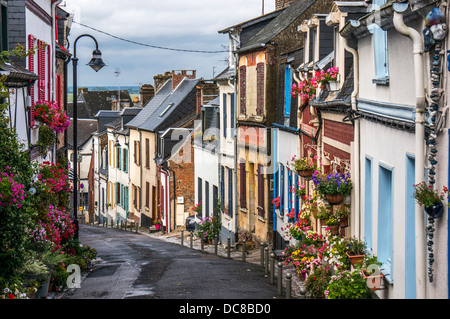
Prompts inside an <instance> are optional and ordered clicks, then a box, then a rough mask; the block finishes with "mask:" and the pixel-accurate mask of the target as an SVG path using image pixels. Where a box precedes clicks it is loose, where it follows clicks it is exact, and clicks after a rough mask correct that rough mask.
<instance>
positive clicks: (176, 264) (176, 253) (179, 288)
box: [63, 225, 281, 300]
mask: <svg viewBox="0 0 450 319" xmlns="http://www.w3.org/2000/svg"><path fill="white" fill-rule="evenodd" d="M79 238H80V241H81V242H82V243H83V244H86V245H89V246H91V247H93V248H95V249H96V250H97V253H98V255H97V256H98V258H99V259H100V260H99V261H98V262H96V263H95V265H94V268H93V269H92V270H91V271H90V272H89V273H88V274H87V275H84V276H83V279H82V281H81V287H80V288H74V289H70V290H69V292H68V293H66V295H65V296H64V297H63V299H266V300H267V299H271V300H273V299H275V298H281V297H279V296H278V295H277V288H276V285H270V284H269V280H268V278H267V277H265V276H264V269H263V267H261V266H259V265H255V264H252V263H248V262H243V261H238V260H233V259H227V258H225V257H220V256H216V255H213V254H208V253H204V252H201V251H199V250H194V249H190V248H189V247H186V246H181V245H177V244H173V243H168V242H164V241H161V240H158V239H155V238H150V237H149V236H146V235H144V234H139V233H132V232H125V231H122V230H118V229H111V228H102V227H96V226H90V225H81V228H80V234H79Z"/></svg>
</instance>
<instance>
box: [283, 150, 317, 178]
mask: <svg viewBox="0 0 450 319" xmlns="http://www.w3.org/2000/svg"><path fill="white" fill-rule="evenodd" d="M316 160H317V156H316V155H313V154H311V155H310V156H309V157H302V158H299V159H296V158H295V155H294V156H293V157H292V160H291V165H290V167H291V169H293V170H295V171H297V173H298V175H300V176H302V177H311V176H312V174H313V173H314V171H315V170H316V169H317V164H316Z"/></svg>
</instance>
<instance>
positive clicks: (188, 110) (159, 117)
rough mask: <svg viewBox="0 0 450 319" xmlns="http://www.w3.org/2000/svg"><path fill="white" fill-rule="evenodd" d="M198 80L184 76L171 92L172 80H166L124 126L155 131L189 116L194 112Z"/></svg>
mask: <svg viewBox="0 0 450 319" xmlns="http://www.w3.org/2000/svg"><path fill="white" fill-rule="evenodd" d="M198 82H199V80H198V79H188V78H184V79H183V80H182V81H181V82H180V83H179V84H178V86H177V87H176V88H175V90H174V91H173V92H172V80H168V81H167V82H166V83H165V84H164V86H163V87H162V88H161V89H160V90H159V91H158V92H157V93H156V95H155V96H154V97H153V98H152V99H151V100H150V101H149V103H147V105H146V106H145V107H144V109H143V110H142V112H141V113H140V114H139V115H138V116H136V117H135V118H134V119H133V120H131V121H130V122H129V123H128V124H127V125H126V126H127V127H130V128H139V129H141V130H145V131H151V132H157V131H162V130H165V129H167V128H168V127H170V126H171V125H174V124H175V123H180V121H183V120H184V119H187V118H190V117H191V115H192V114H194V113H195V112H196V107H197V92H196V91H197V90H196V86H197V84H198ZM169 90H170V92H169Z"/></svg>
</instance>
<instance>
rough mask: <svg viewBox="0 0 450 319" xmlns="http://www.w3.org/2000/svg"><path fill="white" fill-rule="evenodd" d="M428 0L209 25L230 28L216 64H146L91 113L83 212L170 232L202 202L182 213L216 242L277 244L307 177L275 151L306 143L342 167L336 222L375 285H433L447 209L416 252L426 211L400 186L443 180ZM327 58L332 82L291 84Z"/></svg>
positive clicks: (321, 5) (405, 294) (440, 105)
mask: <svg viewBox="0 0 450 319" xmlns="http://www.w3.org/2000/svg"><path fill="white" fill-rule="evenodd" d="M433 8H435V9H436V8H438V9H440V10H441V12H444V13H445V14H446V12H447V11H446V6H445V3H441V2H440V1H426V0H417V1H384V0H373V1H331V0H325V1H315V0H297V1H276V10H275V11H273V12H270V13H267V14H264V15H261V16H258V17H255V18H254V19H251V20H249V21H244V22H242V23H239V24H237V25H233V26H228V27H226V28H224V29H223V30H218V32H219V33H221V34H223V35H224V36H228V40H229V58H228V61H229V63H228V66H227V67H226V68H225V69H224V70H223V71H222V72H220V74H218V75H217V76H215V77H214V78H212V79H203V78H200V79H198V78H197V77H196V73H195V70H172V71H170V72H167V73H165V74H160V75H158V76H156V77H155V85H154V87H153V88H154V96H153V97H152V98H151V99H150V100H149V101H148V102H146V103H141V104H137V105H135V106H131V107H126V108H123V109H120V108H119V110H116V111H111V110H109V111H101V112H99V113H98V114H97V115H96V117H97V121H98V130H97V131H96V133H95V134H94V135H93V136H94V137H95V138H94V139H93V144H92V145H93V160H92V165H91V180H92V183H93V184H92V185H90V186H89V187H90V189H91V192H92V198H93V202H95V205H93V207H92V211H91V214H92V215H93V216H98V218H100V220H102V219H103V218H107V219H108V221H109V220H111V219H114V220H116V219H119V220H120V219H122V220H123V219H128V220H133V221H135V222H138V223H139V224H140V225H141V226H149V225H151V224H152V223H154V222H155V221H156V220H158V221H161V222H162V225H163V230H164V231H165V232H171V231H173V230H175V229H176V228H178V227H183V226H184V225H185V221H186V218H187V217H188V216H191V215H193V211H192V207H193V206H194V205H196V204H198V203H201V204H202V205H201V207H202V212H201V214H198V215H197V218H198V219H202V218H205V217H211V216H217V217H218V218H219V219H220V221H221V232H220V241H221V242H222V243H224V242H226V239H227V238H230V239H231V241H232V243H233V244H240V243H242V240H243V239H244V238H245V239H246V240H247V242H250V243H251V244H253V245H255V246H259V245H261V244H266V243H269V244H270V245H272V247H274V249H275V250H282V249H284V248H285V247H286V246H287V245H288V244H289V238H288V236H286V227H285V226H286V224H287V223H288V221H289V218H290V216H291V217H292V216H297V215H298V213H299V212H300V211H301V209H302V204H303V203H302V199H301V198H300V197H298V196H296V195H295V193H294V192H292V191H291V190H292V189H294V188H296V187H297V186H298V185H302V187H305V189H306V192H308V193H311V192H312V191H313V189H314V185H313V183H312V181H311V179H305V178H304V177H302V176H300V175H298V174H297V172H296V171H295V170H292V168H291V167H290V165H289V164H290V162H291V161H292V158H293V157H294V155H295V156H296V158H299V157H309V156H316V158H317V163H320V164H321V165H322V169H323V170H324V171H325V172H326V173H331V172H343V173H346V174H347V173H348V174H350V176H351V178H352V182H353V189H352V193H351V196H348V197H347V198H346V202H347V203H348V204H349V205H350V207H351V213H350V224H349V227H347V228H343V229H341V232H342V233H341V234H342V235H344V236H356V237H358V238H361V239H363V240H364V241H365V242H366V243H367V246H368V248H370V249H371V250H372V251H373V252H374V253H375V254H376V255H377V256H378V258H379V260H380V261H381V262H382V263H383V267H382V269H383V274H384V276H385V278H386V282H387V288H386V289H384V290H382V291H379V292H378V294H379V296H380V297H382V298H425V297H429V298H442V297H444V298H446V296H448V265H449V259H448V258H449V254H448V247H450V246H449V245H448V241H449V237H448V218H447V215H446V214H445V215H444V216H443V217H442V218H440V219H439V220H436V224H434V225H433V227H435V228H436V229H435V231H434V234H433V236H434V238H433V242H434V250H435V253H434V257H433V258H434V259H433V264H432V265H430V263H429V257H428V255H427V254H426V249H427V247H428V246H427V243H428V242H429V240H430V239H429V232H427V230H426V229H427V228H429V226H430V225H428V220H427V218H426V215H425V214H424V211H423V208H421V207H420V206H419V205H417V204H416V203H415V201H414V198H413V196H412V193H413V191H414V187H413V185H414V184H417V183H419V182H421V181H424V180H427V181H428V182H431V183H432V184H433V185H436V187H442V186H445V185H447V184H448V129H447V127H448V123H447V110H448V109H447V107H446V98H447V94H446V92H447V81H446V80H445V79H446V78H447V72H448V71H447V70H446V68H445V65H446V63H447V62H446V60H447V59H446V55H445V54H446V50H447V42H446V40H445V37H444V38H442V39H441V40H439V41H437V40H436V43H435V42H433V43H432V44H430V43H427V42H426V41H423V39H424V38H422V36H420V35H421V34H422V30H423V29H424V26H425V24H426V16H427V13H428V12H430V11H431V10H433ZM445 14H444V18H445V19H447V16H446V15H445ZM445 21H446V20H445ZM418 39H419V40H418ZM430 45H431V46H430ZM435 46H436V47H435ZM435 61H437V62H435ZM433 62H434V63H433ZM330 68H336V69H338V75H337V83H335V85H333V86H331V85H330V86H327V87H324V88H318V90H317V92H316V95H315V96H313V97H310V98H309V99H306V100H305V99H303V98H299V97H298V96H296V95H293V94H292V86H293V85H294V84H298V83H300V82H301V81H302V80H304V79H310V78H311V77H312V76H313V75H314V72H316V71H320V70H328V69H330ZM433 70H434V71H433ZM431 92H433V94H432V93H431ZM430 96H431V97H430ZM436 96H438V98H436ZM430 106H432V107H433V110H434V111H433V110H432V111H431V113H430V111H429V107H430ZM113 113H114V114H113ZM135 113H136V114H137V115H135ZM110 116H113V118H114V121H112V120H106V119H108V118H109V119H110ZM105 123H106V124H105ZM303 185H304V186H303ZM274 199H279V200H280V205H279V206H278V207H277V206H276V205H274V204H273V200H274ZM291 212H292V213H293V214H292V215H291ZM314 227H315V228H316V229H320V226H318V221H316V224H315V225H314ZM431 273H432V275H430V274H431ZM431 276H433V278H434V280H430V278H429V277H431Z"/></svg>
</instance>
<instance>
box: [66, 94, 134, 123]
mask: <svg viewBox="0 0 450 319" xmlns="http://www.w3.org/2000/svg"><path fill="white" fill-rule="evenodd" d="M118 96H119V91H118V90H107V91H85V92H81V93H80V94H79V95H78V112H77V115H78V118H89V119H93V118H94V116H95V114H97V113H98V111H100V110H112V101H113V100H114V99H115V98H117V97H118ZM120 99H121V102H124V101H129V102H130V103H131V97H130V94H129V93H128V91H127V90H121V91H120ZM68 104H69V105H70V106H69V107H68V115H69V117H72V113H73V112H72V105H73V102H70V103H68Z"/></svg>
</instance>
